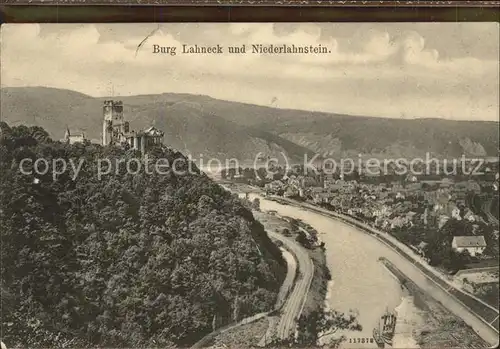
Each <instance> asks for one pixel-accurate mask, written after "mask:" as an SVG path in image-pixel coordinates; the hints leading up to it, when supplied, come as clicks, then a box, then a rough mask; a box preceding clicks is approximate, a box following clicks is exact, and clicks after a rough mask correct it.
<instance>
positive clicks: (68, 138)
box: [61, 127, 86, 144]
mask: <svg viewBox="0 0 500 349" xmlns="http://www.w3.org/2000/svg"><path fill="white" fill-rule="evenodd" d="M85 140H86V138H85V133H84V132H83V131H73V132H72V131H70V130H69V128H67V127H66V132H65V133H64V138H63V139H62V140H61V141H62V142H66V143H69V144H75V143H83V142H84V141H85Z"/></svg>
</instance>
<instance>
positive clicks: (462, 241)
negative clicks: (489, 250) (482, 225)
mask: <svg viewBox="0 0 500 349" xmlns="http://www.w3.org/2000/svg"><path fill="white" fill-rule="evenodd" d="M451 247H452V248H453V249H454V250H456V251H457V252H463V251H465V250H467V251H469V254H470V255H471V256H476V255H478V254H481V253H483V251H484V249H485V248H486V241H485V240H484V236H455V237H454V238H453V241H452V242H451Z"/></svg>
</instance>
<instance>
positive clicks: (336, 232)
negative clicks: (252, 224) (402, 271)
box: [250, 194, 402, 348]
mask: <svg viewBox="0 0 500 349" xmlns="http://www.w3.org/2000/svg"><path fill="white" fill-rule="evenodd" d="M255 197H258V198H259V199H260V207H261V210H263V211H269V210H275V211H276V212H278V214H280V215H283V216H289V217H293V218H297V219H301V220H303V221H304V222H306V223H308V224H310V225H311V226H312V227H313V228H314V229H316V230H317V231H318V234H319V238H320V239H321V240H322V241H323V242H324V243H325V247H326V259H327V264H328V268H329V269H330V272H331V275H332V281H331V282H330V287H329V289H328V294H327V303H328V304H327V305H328V307H329V308H330V309H335V310H337V311H342V312H348V311H350V310H353V311H355V312H357V313H358V317H357V318H358V321H359V323H360V324H361V325H362V326H363V331H362V332H352V333H349V332H348V333H345V335H346V336H347V337H348V338H347V341H346V342H345V343H344V344H343V347H352V348H360V347H363V348H369V347H374V348H375V347H376V345H375V344H374V343H372V344H371V345H370V344H369V343H365V344H363V343H357V342H358V339H360V341H363V340H362V339H364V338H365V339H366V338H373V334H372V331H373V328H374V327H376V326H378V321H379V319H380V316H381V315H382V314H383V313H384V312H385V311H386V309H389V310H391V311H392V310H394V308H396V307H397V306H398V305H399V304H400V303H401V296H402V292H401V287H400V285H399V283H398V281H397V280H396V279H395V278H394V276H392V274H391V273H390V272H389V271H388V270H387V269H386V268H385V267H384V266H383V265H382V263H380V262H379V261H378V258H379V257H381V256H382V255H384V254H381V251H385V250H388V249H387V247H386V246H384V245H382V246H381V243H379V242H378V241H377V240H375V239H374V238H372V237H370V236H369V235H367V234H364V233H362V232H360V231H358V230H357V229H356V228H354V227H351V226H349V225H346V224H343V223H341V222H339V221H335V220H332V219H331V218H327V217H324V216H322V215H319V214H316V213H313V212H310V211H307V210H303V209H300V208H298V207H294V206H287V205H281V204H279V203H277V202H274V201H270V200H266V199H265V198H263V197H261V196H259V195H257V194H250V199H251V200H253V199H254V198H255ZM384 256H385V257H393V256H392V255H391V254H390V253H389V255H384ZM354 341H355V342H356V343H349V342H354ZM365 341H366V340H365Z"/></svg>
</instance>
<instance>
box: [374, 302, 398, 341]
mask: <svg viewBox="0 0 500 349" xmlns="http://www.w3.org/2000/svg"><path fill="white" fill-rule="evenodd" d="M395 329H396V314H395V313H391V312H389V310H388V309H386V311H385V313H384V314H383V315H382V316H381V317H380V320H379V327H378V328H374V329H373V339H374V340H375V343H377V346H378V347H379V348H384V347H385V345H386V344H387V345H390V346H392V339H393V338H394V332H395Z"/></svg>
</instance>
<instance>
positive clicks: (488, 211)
mask: <svg viewBox="0 0 500 349" xmlns="http://www.w3.org/2000/svg"><path fill="white" fill-rule="evenodd" d="M497 200H498V198H497ZM492 206H493V198H491V199H489V200H486V201H485V202H484V203H483V207H481V209H482V211H483V212H484V213H485V214H486V217H488V220H489V221H490V223H491V224H493V225H496V226H498V219H497V218H496V217H495V216H494V215H493V214H492V213H491V212H492V210H493V209H492ZM497 207H498V206H497Z"/></svg>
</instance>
